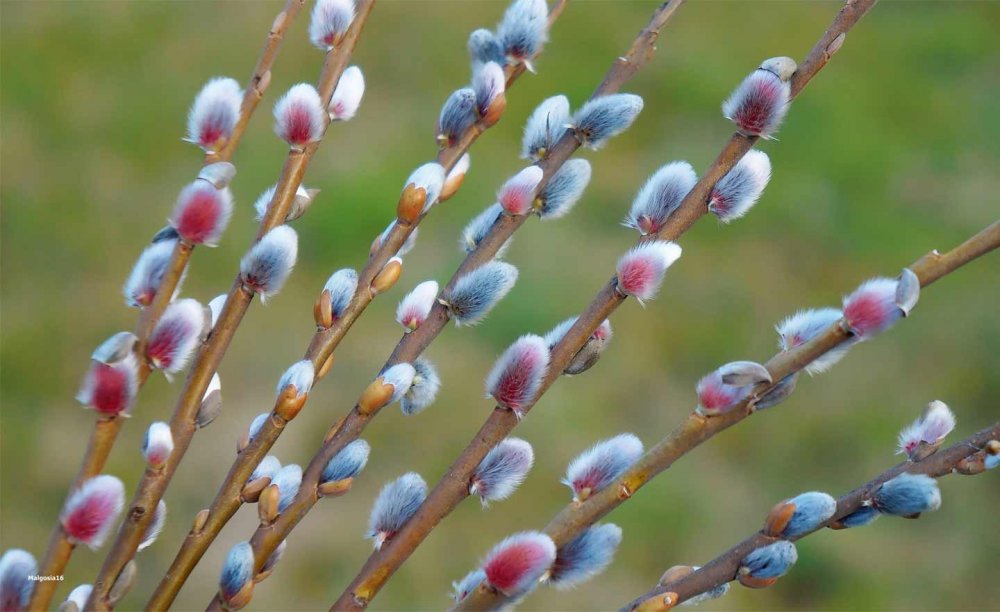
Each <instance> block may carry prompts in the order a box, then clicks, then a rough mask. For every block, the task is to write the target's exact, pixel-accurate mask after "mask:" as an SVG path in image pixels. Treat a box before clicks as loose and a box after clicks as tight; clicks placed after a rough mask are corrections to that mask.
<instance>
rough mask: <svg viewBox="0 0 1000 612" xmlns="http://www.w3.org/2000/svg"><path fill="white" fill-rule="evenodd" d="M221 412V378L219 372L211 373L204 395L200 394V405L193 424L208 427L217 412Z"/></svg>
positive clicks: (216, 415)
mask: <svg viewBox="0 0 1000 612" xmlns="http://www.w3.org/2000/svg"><path fill="white" fill-rule="evenodd" d="M221 413H222V379H220V378H219V374H218V373H215V374H212V380H210V381H209V382H208V388H207V389H205V395H203V396H202V399H201V406H199V407H198V415H197V417H196V418H195V425H197V426H198V428H199V429H200V428H202V427H208V426H209V425H211V424H212V421H214V420H215V419H216V418H217V417H218V416H219V414H221Z"/></svg>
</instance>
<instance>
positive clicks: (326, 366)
mask: <svg viewBox="0 0 1000 612" xmlns="http://www.w3.org/2000/svg"><path fill="white" fill-rule="evenodd" d="M332 367H333V353H330V356H329V357H327V358H326V361H324V362H323V365H321V366H319V370H317V371H316V380H319V379H321V378H323V377H324V376H326V375H327V374H328V373H329V372H330V368H332ZM313 384H315V383H313Z"/></svg>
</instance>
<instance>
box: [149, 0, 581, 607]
mask: <svg viewBox="0 0 1000 612" xmlns="http://www.w3.org/2000/svg"><path fill="white" fill-rule="evenodd" d="M567 1H568V0H560V2H559V3H558V4H557V5H555V6H554V7H553V10H552V12H551V13H550V15H549V26H550V27H551V26H552V24H553V23H554V22H555V20H556V18H557V17H558V16H559V15H560V14H561V13H562V9H563V8H564V7H565V5H566V2H567ZM506 72H507V90H508V91H509V89H510V87H511V86H512V85H513V84H514V83H515V82H516V81H517V79H518V77H520V76H521V75H522V74H523V73H524V67H523V65H518V66H516V67H509V68H507V69H506ZM487 129H489V128H488V126H486V125H485V124H483V123H482V122H477V123H476V124H475V125H472V126H470V127H469V128H468V129H467V130H466V132H465V133H464V134H463V135H462V136H461V137H460V138H459V139H458V142H457V143H456V144H455V145H452V146H450V147H446V148H444V149H441V150H440V151H439V152H438V155H437V162H438V163H439V164H441V165H442V166H443V167H444V169H445V171H446V172H448V171H450V170H451V169H452V168H453V167H454V166H455V164H456V163H458V160H459V159H461V157H462V155H464V154H465V153H466V152H467V151H468V150H469V148H471V146H472V145H473V144H474V143H475V142H476V140H477V139H478V138H479V136H481V135H482V134H483V133H485V131H486V130H487ZM424 216H425V215H421V216H420V217H419V218H418V219H417V220H416V221H415V222H413V223H410V224H404V223H402V222H398V221H397V223H396V225H395V226H394V227H393V229H392V230H391V231H390V233H389V235H388V236H387V238H386V239H385V240H383V241H382V244H381V245H380V246H379V247H378V248H377V249H376V251H375V252H374V253H373V254H371V255H370V256H369V260H368V262H367V264H366V265H365V267H364V268H363V269H362V271H361V273H360V275H359V282H358V290H357V291H356V292H355V294H354V296H352V298H351V301H350V303H349V304H348V306H347V307H346V308H345V310H344V312H343V313H342V314H341V316H340V317H339V318H338V319H337V321H336V322H335V323H334V324H333V326H331V327H330V328H326V329H319V330H317V332H316V334H315V335H314V336H313V338H312V340H311V341H310V343H309V347H308V348H307V349H306V352H305V356H304V359H307V360H309V361H311V362H312V363H313V366H314V368H316V369H317V370H318V369H319V368H320V367H322V365H323V364H324V363H325V362H326V360H327V359H328V358H329V357H330V356H331V355H332V354H333V351H334V350H335V349H336V347H337V346H338V345H339V344H340V341H341V339H343V337H344V336H345V335H346V334H347V332H348V331H349V330H350V329H351V326H352V325H353V324H354V322H355V321H356V320H357V319H358V317H360V316H361V314H362V313H363V312H364V310H365V309H366V308H367V307H368V305H369V304H371V302H372V301H373V300H374V299H375V297H376V296H377V294H374V293H373V292H372V291H371V290H370V287H371V283H372V280H373V279H374V278H375V276H376V275H377V274H378V273H379V272H380V271H381V270H382V268H383V267H384V266H385V264H386V262H388V261H389V259H390V258H391V257H393V255H395V253H396V252H397V251H398V250H399V247H400V246H402V244H403V243H404V242H405V241H406V239H407V237H409V235H410V234H411V233H412V232H413V230H415V229H416V227H417V225H418V224H419V223H420V222H421V221H422V220H423V218H424ZM317 382H318V381H317ZM306 402H308V398H307V399H306ZM276 410H277V405H275V407H274V409H273V410H272V412H271V416H270V418H268V419H267V421H266V422H265V424H264V425H263V426H262V427H261V429H260V431H259V432H258V433H257V434H256V435H255V436H254V438H253V440H251V441H250V442H249V444H248V445H247V446H246V447H245V448H244V449H243V450H241V451H240V452H239V453H238V454H237V457H236V459H235V460H234V461H233V465H232V466H231V467H230V469H229V473H228V474H227V475H226V478H225V480H224V481H223V482H222V485H221V486H220V487H219V491H218V492H217V493H216V495H215V499H213V500H212V504H211V505H210V506H209V507H208V516H207V519H206V521H205V523H204V525H202V526H200V527H201V528H200V530H198V531H195V530H193V529H192V530H191V531H190V532H188V535H187V537H186V538H185V539H184V542H183V543H182V545H181V548H180V550H179V551H178V552H177V555H176V556H175V557H174V560H173V562H172V563H171V565H170V568H169V569H168V570H167V573H166V574H165V575H164V576H163V578H162V579H161V580H160V583H159V585H157V588H156V590H155V591H154V593H153V596H152V597H151V598H150V600H149V602H148V603H147V604H146V607H147V609H154V610H160V609H166V608H168V607H169V606H170V605H171V604H172V603H173V601H174V599H175V598H176V597H177V594H178V593H179V592H180V589H181V587H182V586H183V585H184V582H185V581H186V580H187V578H188V577H189V576H190V575H191V572H192V571H193V570H194V568H195V566H196V565H197V564H198V562H199V561H200V560H201V558H202V556H204V554H205V552H206V551H207V550H208V548H209V547H210V546H211V545H212V542H214V541H215V538H216V537H218V535H219V532H220V531H221V530H222V528H223V527H224V526H225V525H226V524H227V523H228V522H229V519H231V518H232V517H233V515H235V514H236V512H237V510H239V508H240V506H242V504H243V500H242V498H241V495H240V493H241V491H242V489H243V487H244V486H245V484H246V482H247V480H248V479H249V478H250V476H251V474H252V473H253V471H254V470H255V469H256V468H257V466H258V465H259V464H260V462H261V461H262V460H263V459H264V457H265V456H266V455H267V453H268V452H269V451H270V450H271V448H272V447H273V446H274V443H275V442H276V441H277V439H278V437H280V436H281V433H282V432H283V431H284V428H285V427H286V426H287V425H288V423H289V421H288V420H287V419H285V418H284V417H282V416H280V415H279V414H277V412H276ZM279 543H280V542H279Z"/></svg>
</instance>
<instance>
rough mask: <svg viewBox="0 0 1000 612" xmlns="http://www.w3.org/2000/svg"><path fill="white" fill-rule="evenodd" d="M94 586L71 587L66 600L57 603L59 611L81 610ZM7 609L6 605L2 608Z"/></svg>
mask: <svg viewBox="0 0 1000 612" xmlns="http://www.w3.org/2000/svg"><path fill="white" fill-rule="evenodd" d="M93 590H94V587H93V585H90V584H81V585H78V586H76V587H74V588H73V590H72V591H70V592H69V595H67V596H66V601H64V602H62V604H60V605H59V612H81V611H82V610H83V609H84V607H86V605H87V600H88V599H90V594H91V593H92V592H93ZM3 609H4V610H7V608H6V607H4V608H3Z"/></svg>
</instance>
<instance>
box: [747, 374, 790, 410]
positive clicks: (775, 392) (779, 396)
mask: <svg viewBox="0 0 1000 612" xmlns="http://www.w3.org/2000/svg"><path fill="white" fill-rule="evenodd" d="M798 380H799V375H798V372H796V373H795V374H789V375H788V376H786V377H784V378H782V379H781V380H779V381H778V384H776V385H774V386H773V387H771V388H770V389H768V390H767V391H765V392H764V393H763V394H761V396H760V397H759V398H757V399H756V400H754V402H753V409H754V410H764V409H766V408H772V407H774V406H777V405H778V404H780V403H782V402H783V401H785V400H786V399H788V398H789V397H790V396H791V395H792V392H793V391H795V385H796V383H798Z"/></svg>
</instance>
